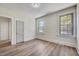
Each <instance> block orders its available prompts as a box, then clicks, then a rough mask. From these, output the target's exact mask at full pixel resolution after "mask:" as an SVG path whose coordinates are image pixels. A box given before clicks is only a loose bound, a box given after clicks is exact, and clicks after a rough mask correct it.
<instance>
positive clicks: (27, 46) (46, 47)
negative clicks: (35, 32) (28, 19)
mask: <svg viewBox="0 0 79 59" xmlns="http://www.w3.org/2000/svg"><path fill="white" fill-rule="evenodd" d="M0 56H78V54H77V51H76V49H75V48H72V47H68V46H63V45H59V44H55V43H51V42H47V41H43V40H38V39H34V40H31V41H28V42H24V43H19V44H16V45H15V46H11V45H10V42H6V43H4V44H0Z"/></svg>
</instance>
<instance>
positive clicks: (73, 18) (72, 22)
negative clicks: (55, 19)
mask: <svg viewBox="0 0 79 59" xmlns="http://www.w3.org/2000/svg"><path fill="white" fill-rule="evenodd" d="M67 15H72V18H71V23H72V32H71V33H72V34H71V36H73V35H74V23H73V20H74V14H73V13H68V14H64V15H60V16H59V35H60V36H62V35H64V36H69V35H67V34H61V32H62V30H61V26H62V25H61V17H62V16H67ZM67 29H68V26H67Z"/></svg>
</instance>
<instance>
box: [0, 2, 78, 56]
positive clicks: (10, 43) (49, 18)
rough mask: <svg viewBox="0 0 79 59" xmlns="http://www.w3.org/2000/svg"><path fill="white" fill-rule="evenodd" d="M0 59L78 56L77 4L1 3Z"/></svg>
mask: <svg viewBox="0 0 79 59" xmlns="http://www.w3.org/2000/svg"><path fill="white" fill-rule="evenodd" d="M0 56H79V4H78V3H0Z"/></svg>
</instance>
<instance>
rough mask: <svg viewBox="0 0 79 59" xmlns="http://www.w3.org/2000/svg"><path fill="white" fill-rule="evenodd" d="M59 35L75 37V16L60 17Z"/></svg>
mask: <svg viewBox="0 0 79 59" xmlns="http://www.w3.org/2000/svg"><path fill="white" fill-rule="evenodd" d="M59 18H60V22H59V33H60V35H64V36H72V35H73V14H67V15H62V16H60V17H59Z"/></svg>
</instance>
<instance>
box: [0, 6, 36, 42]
mask: <svg viewBox="0 0 79 59" xmlns="http://www.w3.org/2000/svg"><path fill="white" fill-rule="evenodd" d="M0 16H3V17H8V18H11V19H12V39H13V40H12V44H16V20H21V21H24V27H25V28H24V41H28V40H31V39H33V38H34V28H35V27H34V20H33V18H31V17H30V16H29V15H27V13H25V12H20V10H15V9H10V8H3V7H1V6H0Z"/></svg>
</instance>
